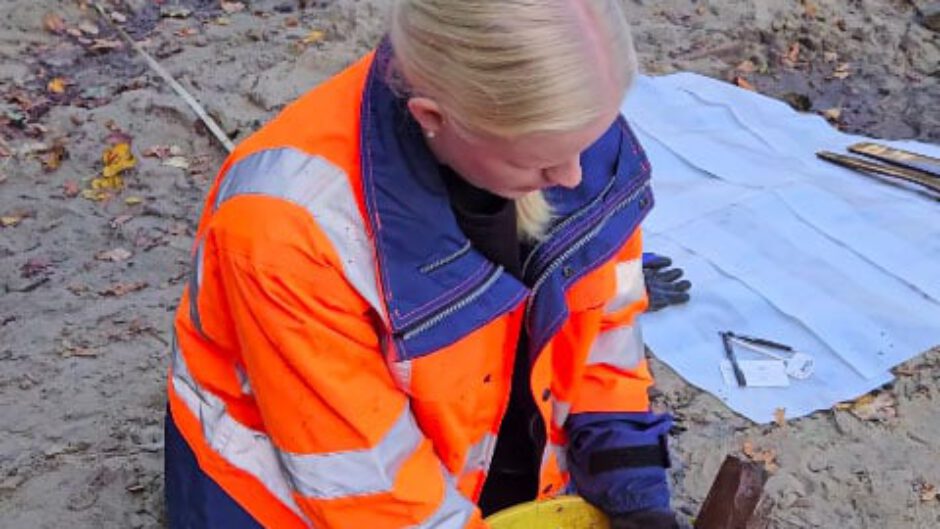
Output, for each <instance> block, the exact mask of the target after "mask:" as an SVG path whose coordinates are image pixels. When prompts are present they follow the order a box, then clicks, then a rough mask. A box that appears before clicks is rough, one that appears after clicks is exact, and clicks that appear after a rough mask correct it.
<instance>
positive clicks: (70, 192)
mask: <svg viewBox="0 0 940 529" xmlns="http://www.w3.org/2000/svg"><path fill="white" fill-rule="evenodd" d="M81 192H82V190H81V189H80V188H79V187H78V182H76V181H75V180H72V179H69V180H66V181H65V182H63V184H62V194H63V195H65V196H66V198H75V197H77V196H78V194H79V193H81Z"/></svg>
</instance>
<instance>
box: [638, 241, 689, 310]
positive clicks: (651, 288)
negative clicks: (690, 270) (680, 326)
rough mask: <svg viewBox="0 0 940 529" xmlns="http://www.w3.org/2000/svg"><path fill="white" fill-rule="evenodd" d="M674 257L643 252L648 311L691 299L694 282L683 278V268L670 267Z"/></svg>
mask: <svg viewBox="0 0 940 529" xmlns="http://www.w3.org/2000/svg"><path fill="white" fill-rule="evenodd" d="M670 266H672V259H670V258H668V257H664V256H662V255H657V254H655V253H644V254H643V279H644V280H645V282H646V293H647V294H649V298H650V303H649V307H648V308H647V309H646V311H647V312H656V311H657V310H661V309H664V308H666V307H668V306H669V305H678V304H680V303H685V302H686V301H689V289H690V288H692V283H691V282H689V281H688V280H685V279H683V280H682V281H679V278H680V277H682V269H681V268H669V267H670Z"/></svg>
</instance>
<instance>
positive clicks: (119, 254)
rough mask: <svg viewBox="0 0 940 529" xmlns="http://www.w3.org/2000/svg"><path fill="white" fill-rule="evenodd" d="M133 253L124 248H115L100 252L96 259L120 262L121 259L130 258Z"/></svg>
mask: <svg viewBox="0 0 940 529" xmlns="http://www.w3.org/2000/svg"><path fill="white" fill-rule="evenodd" d="M133 255H134V254H133V253H131V252H130V251H129V250H125V249H124V248H115V249H113V250H108V251H105V252H98V255H96V256H95V259H97V260H99V261H111V262H112V263H119V262H121V261H126V260H128V259H130V258H131V257H132V256H133Z"/></svg>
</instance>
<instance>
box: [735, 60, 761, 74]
mask: <svg viewBox="0 0 940 529" xmlns="http://www.w3.org/2000/svg"><path fill="white" fill-rule="evenodd" d="M734 69H735V70H737V71H739V72H741V73H754V72H756V71H757V65H756V64H754V61H751V60H750V59H749V60H746V61H743V62H741V64H739V65H737V66H735V67H734Z"/></svg>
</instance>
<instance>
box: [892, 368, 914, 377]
mask: <svg viewBox="0 0 940 529" xmlns="http://www.w3.org/2000/svg"><path fill="white" fill-rule="evenodd" d="M891 372H892V373H894V374H895V375H897V376H901V377H912V376H914V375H916V374H917V369H916V368H914V366H911V365H899V366H897V367H895V368H894V369H892V370H891Z"/></svg>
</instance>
